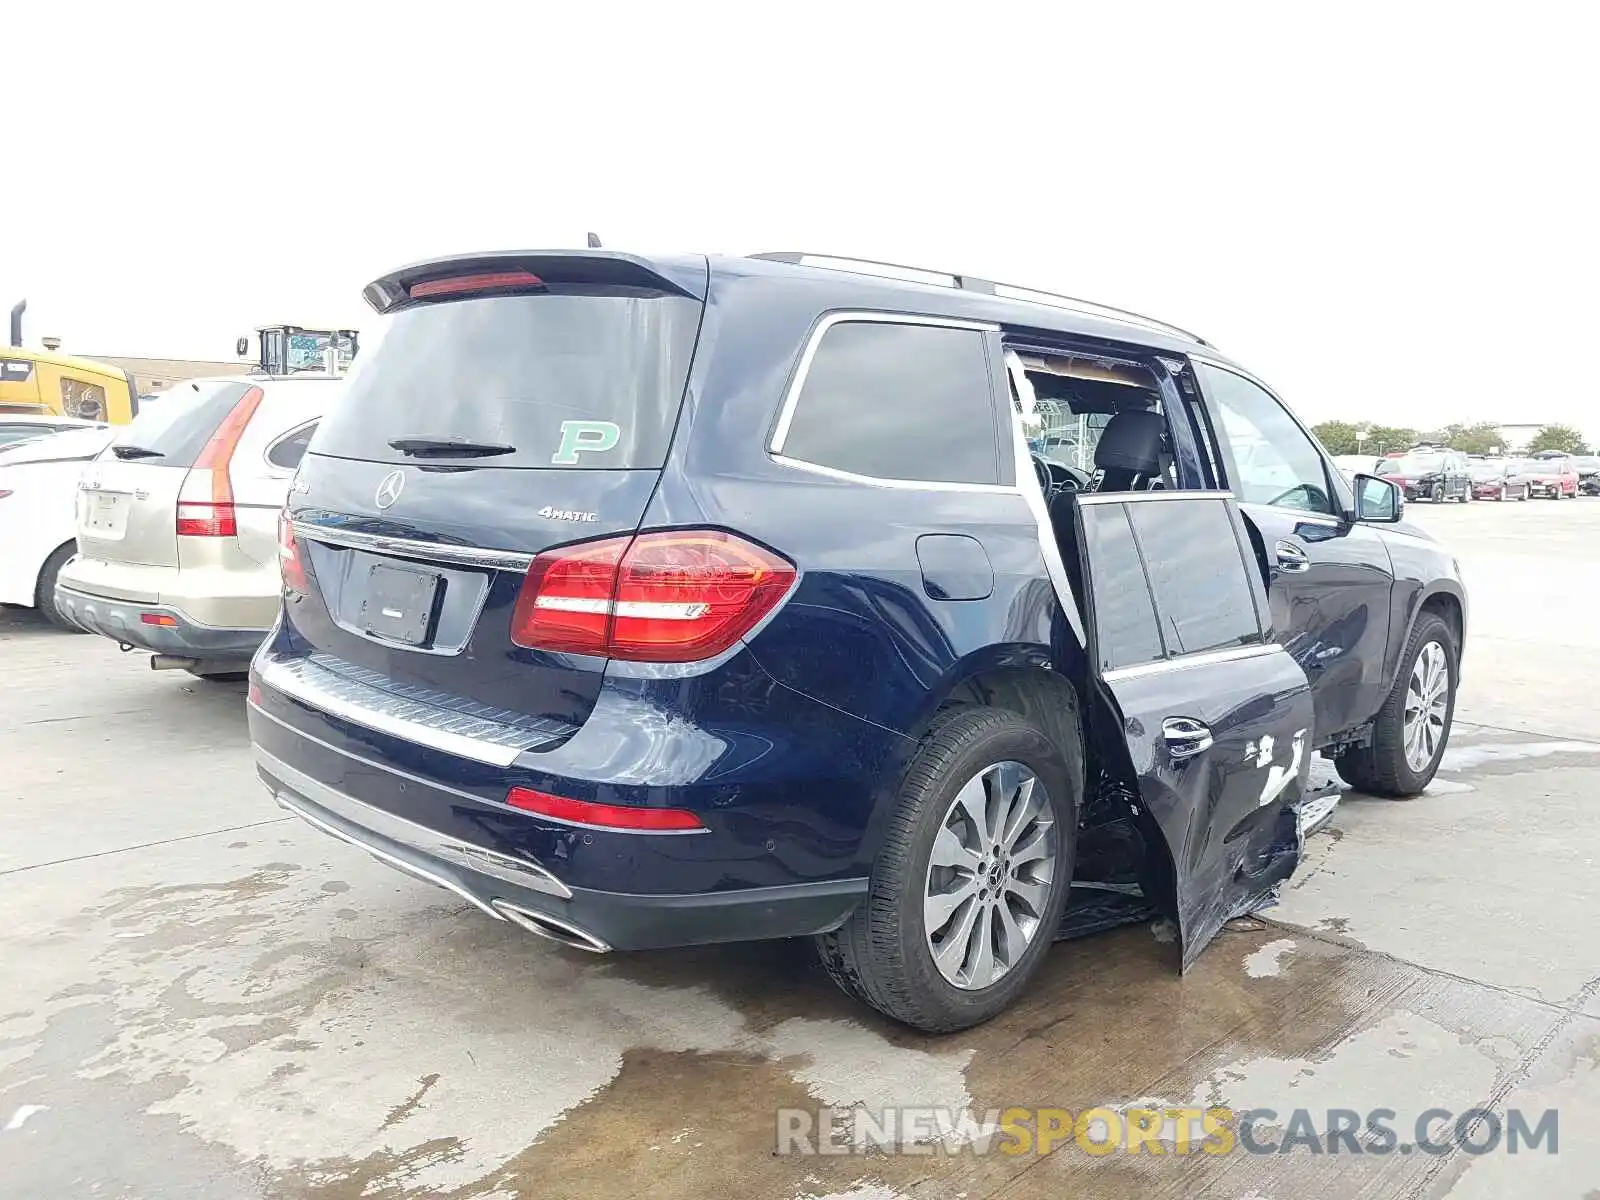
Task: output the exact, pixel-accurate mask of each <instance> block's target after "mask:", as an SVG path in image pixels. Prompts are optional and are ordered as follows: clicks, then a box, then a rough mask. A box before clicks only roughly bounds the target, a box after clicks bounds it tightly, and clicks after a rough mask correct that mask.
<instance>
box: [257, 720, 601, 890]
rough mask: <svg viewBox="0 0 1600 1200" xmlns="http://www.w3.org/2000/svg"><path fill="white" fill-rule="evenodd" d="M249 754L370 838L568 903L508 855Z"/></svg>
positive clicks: (300, 812) (409, 867)
mask: <svg viewBox="0 0 1600 1200" xmlns="http://www.w3.org/2000/svg"><path fill="white" fill-rule="evenodd" d="M251 707H252V708H253V709H254V711H255V713H256V715H257V716H262V717H266V718H267V719H268V720H269V721H275V722H277V723H278V724H279V725H283V727H284V728H285V729H288V730H289V731H290V732H292V733H294V734H296V735H298V736H300V737H305V736H306V735H305V734H302V733H301V732H300V731H299V730H298V729H295V728H294V727H293V726H291V725H287V724H284V722H282V721H279V720H278V718H277V717H274V716H273V715H272V714H271V713H269V712H266V711H265V710H263V709H262V708H260V707H259V706H257V705H252V706H251ZM311 740H312V741H315V742H318V744H319V745H322V746H326V747H327V748H328V749H329V750H332V751H334V752H335V753H336V754H340V755H343V756H344V757H346V758H350V759H353V760H354V761H356V762H360V763H363V764H366V765H368V766H371V767H372V768H374V769H375V770H379V771H385V772H391V773H393V774H396V775H400V776H402V777H404V778H406V779H411V780H414V781H415V782H417V783H419V784H422V785H424V786H426V787H439V785H438V784H435V783H432V782H431V781H429V780H426V779H421V778H419V777H418V776H416V775H411V774H409V773H407V772H405V771H394V770H393V768H391V767H386V766H383V765H382V764H381V763H374V762H371V761H370V760H369V759H365V758H362V757H360V756H359V755H354V754H349V753H348V752H346V751H344V750H340V749H339V748H338V747H337V746H328V744H327V743H326V742H322V741H320V739H317V738H312V739H311ZM252 749H253V751H254V754H255V761H256V766H257V767H258V768H259V769H263V770H265V771H266V772H267V773H268V774H270V775H272V776H273V777H274V778H276V779H277V780H279V781H280V782H281V783H283V784H284V785H285V786H286V787H289V788H292V789H293V790H294V791H295V792H297V793H298V798H299V799H301V800H303V801H305V802H307V803H310V804H315V805H316V806H317V807H318V808H321V809H324V810H326V811H327V812H328V813H330V814H331V815H333V816H335V817H340V818H342V819H343V820H346V821H349V822H350V823H351V824H352V825H355V826H357V827H358V828H360V829H363V830H366V831H368V832H370V833H374V834H376V835H378V836H379V837H383V838H387V839H388V840H390V841H392V842H396V843H398V844H399V845H402V846H406V847H409V848H410V849H412V850H416V851H418V852H420V853H422V854H429V855H443V856H445V857H448V858H450V859H451V860H453V861H455V860H458V861H459V862H460V865H462V866H464V867H467V868H468V869H469V870H474V871H477V872H479V873H480V874H483V875H488V876H491V877H492V878H495V879H499V880H502V881H503V882H506V883H514V884H517V885H518V886H521V887H526V888H531V889H532V890H533V891H536V892H542V893H544V894H545V895H547V896H555V897H558V898H559V899H562V900H570V899H572V889H570V888H569V887H567V885H566V884H564V883H562V882H561V880H559V879H557V878H556V877H555V876H554V875H552V874H551V873H550V872H549V870H547V869H546V868H544V867H542V866H540V865H539V864H538V863H536V862H533V861H531V860H524V859H520V858H516V857H513V856H512V855H509V854H501V853H499V852H498V851H495V850H490V849H487V848H486V847H483V846H477V845H474V844H473V843H471V842H464V841H462V840H461V839H460V838H453V837H450V836H448V835H447V834H443V833H440V832H439V831H438V830H436V829H429V828H428V827H427V826H426V825H419V824H417V823H416V822H415V821H411V820H407V819H406V818H405V817H401V816H397V815H396V814H394V813H391V812H386V811H384V810H383V809H381V808H377V807H375V806H373V805H371V804H368V803H367V802H366V801H365V800H357V799H356V798H355V797H354V796H351V795H348V794H347V793H345V792H341V791H338V790H337V789H335V788H331V787H329V786H328V785H327V784H325V783H322V782H321V781H320V780H317V779H313V778H312V777H311V776H309V775H307V774H305V773H304V772H303V771H300V770H298V769H296V768H295V767H292V766H290V765H289V764H288V763H286V762H284V761H283V760H282V759H281V758H278V757H277V756H276V755H274V754H271V753H269V752H268V751H266V750H263V749H262V748H261V747H260V746H255V747H253V748H252ZM263 783H265V781H263ZM268 790H269V791H271V792H272V794H273V796H274V798H275V799H276V800H277V801H278V803H279V804H281V805H283V807H285V808H287V809H289V810H290V811H291V812H293V813H294V814H295V815H296V816H297V817H300V818H302V819H303V820H306V821H309V822H311V824H313V825H315V826H316V827H317V828H318V829H321V830H322V831H323V832H324V833H329V834H332V835H333V836H334V837H336V838H339V839H340V840H341V841H346V842H349V843H351V844H352V845H355V846H360V847H361V849H363V850H366V851H367V852H368V853H370V854H373V855H376V856H377V857H379V858H381V859H383V860H384V862H386V863H388V864H390V865H391V866H397V867H398V868H399V869H400V870H403V871H408V872H410V873H412V874H421V873H422V871H421V869H420V868H419V867H417V866H415V865H413V864H412V863H408V862H405V861H404V860H397V859H396V856H394V855H391V854H386V853H385V852H384V851H382V850H381V849H379V848H378V847H376V846H373V845H371V844H370V843H369V842H366V841H362V840H360V839H357V838H356V837H354V836H352V835H351V834H349V833H347V832H346V831H345V830H343V829H339V828H337V827H336V826H333V825H330V824H328V823H327V822H325V821H321V820H318V819H317V818H316V817H315V816H314V815H313V814H311V813H308V812H306V811H305V810H304V809H302V808H300V807H299V805H296V804H294V803H293V802H292V801H289V800H286V799H285V798H284V795H283V793H282V792H280V791H278V790H277V789H276V788H273V787H271V786H270V785H268ZM441 790H443V791H447V792H451V793H453V794H455V795H458V796H462V797H465V798H466V799H468V800H472V801H474V802H476V803H479V804H483V803H486V801H484V800H483V799H482V798H481V797H478V796H473V795H470V794H469V793H467V792H458V791H456V789H454V788H443V789H441ZM424 878H426V879H427V880H428V882H430V883H436V884H437V885H438V886H440V887H446V888H449V890H450V891H453V892H456V893H457V894H460V895H465V896H466V897H467V899H469V900H471V901H472V902H473V903H474V904H475V905H477V906H478V907H479V908H482V907H484V905H483V903H482V902H481V901H480V900H478V899H477V898H475V897H474V896H472V895H471V894H470V893H466V892H463V891H462V890H461V889H460V888H458V887H456V886H455V885H454V884H452V883H449V882H445V881H443V876H435V875H434V874H433V873H432V872H429V873H427V874H426V875H424ZM495 915H496V916H499V915H500V914H498V913H496V914H495Z"/></svg>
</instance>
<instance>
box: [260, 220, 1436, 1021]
mask: <svg viewBox="0 0 1600 1200" xmlns="http://www.w3.org/2000/svg"><path fill="white" fill-rule="evenodd" d="M366 298H367V300H368V302H369V303H370V304H371V305H372V307H373V308H375V309H376V310H377V311H378V312H379V313H380V314H382V320H383V322H384V329H383V330H382V332H381V333H380V335H379V336H378V337H377V338H369V339H368V345H367V349H366V350H365V353H364V354H363V356H362V358H361V359H360V360H359V361H358V363H357V364H356V366H355V368H354V370H353V372H352V374H351V376H350V378H349V381H348V387H347V391H346V394H345V396H344V399H343V400H342V402H341V404H340V405H339V406H337V407H336V409H335V410H334V411H333V412H332V413H331V414H330V415H329V416H328V417H327V418H326V419H325V420H324V421H323V423H322V425H321V426H320V428H319V429H318V430H317V433H316V436H315V438H314V440H313V442H312V444H311V447H310V450H309V452H308V454H307V455H306V457H305V459H304V461H303V463H302V465H301V468H300V471H299V474H298V475H297V477H296V480H295V483H294V485H293V488H292V489H291V492H290V496H289V502H288V505H287V507H286V509H285V512H284V517H283V522H282V527H281V534H280V555H281V560H282V575H283V591H284V603H283V614H282V618H281V620H280V621H279V623H278V626H277V627H276V629H275V630H274V631H273V633H272V635H271V637H270V638H269V639H268V640H267V642H266V644H265V645H264V646H263V647H262V649H261V652H260V653H259V654H258V655H257V657H256V659H255V662H254V664H253V668H252V679H251V687H250V729H251V737H252V740H253V742H254V745H255V754H256V762H257V764H258V768H259V771H260V774H261V777H262V779H263V780H264V781H265V783H266V784H267V786H268V787H269V788H270V789H271V791H272V792H273V794H274V795H275V796H276V798H277V800H278V801H279V803H280V804H282V805H283V806H284V807H285V808H287V809H289V810H290V811H292V812H294V813H296V814H298V815H300V816H301V817H303V818H305V819H306V820H307V821H309V822H311V823H312V824H314V825H316V826H318V827H319V828H321V829H323V830H324V831H326V832H328V833H330V834H333V835H334V836H336V837H339V838H342V839H344V840H345V841H348V842H351V843H354V844H355V845H356V846H359V847H361V848H363V849H366V850H367V851H369V852H370V853H372V854H374V855H376V856H377V857H378V858H380V859H381V860H383V861H385V862H387V863H389V864H390V865H392V866H395V867H397V868H399V869H401V870H403V871H406V872H408V873H410V874H412V875H415V876H417V877H419V878H421V879H424V880H427V881H428V882H431V883H433V884H436V885H438V886H440V887H443V888H446V889H448V890H450V891H451V892H453V893H455V894H456V895H457V896H459V897H461V898H462V899H464V900H466V901H468V902H470V903H471V904H472V905H474V906H475V907H476V908H478V909H479V910H481V911H482V912H483V913H484V914H486V915H487V916H489V917H492V918H494V919H499V920H508V921H511V922H513V923H515V924H517V925H519V926H521V927H523V928H525V929H527V930H529V931H531V932H534V933H538V934H541V935H544V936H546V937H550V938H553V939H555V940H557V941H559V942H562V943H564V944H566V945H569V946H574V947H581V948H583V949H586V950H591V951H597V952H604V951H608V950H641V949H650V948H666V947H676V946H685V945H691V944H698V943H708V942H721V941H737V940H748V939H758V938H782V937H795V936H809V937H813V938H814V939H815V940H816V943H817V945H818V948H819V950H820V954H821V958H822V961H823V963H824V964H825V965H826V968H827V970H828V971H829V972H830V974H831V975H832V976H833V978H834V979H835V980H837V981H838V982H839V984H840V985H841V986H843V987H844V988H845V989H846V990H847V991H848V992H850V993H852V994H853V995H855V996H857V997H859V998H860V999H862V1000H864V1001H866V1002H867V1003H869V1004H871V1005H874V1006H875V1007H877V1008H879V1009H881V1010H882V1011H883V1012H885V1013H888V1014H889V1015H890V1016H892V1017H895V1018H897V1019H899V1020H901V1021H904V1022H907V1023H909V1024H911V1025H914V1026H917V1027H918V1028H921V1029H926V1030H953V1029H959V1028H963V1027H965V1026H969V1025H972V1024H975V1023H976V1022H979V1021H982V1020H985V1019H986V1018H988V1017H991V1016H993V1015H994V1014H995V1013H997V1012H999V1011H1000V1010H1001V1009H1003V1008H1004V1007H1005V1006H1006V1005H1007V1004H1008V1003H1009V1002H1010V1001H1011V1000H1012V999H1013V998H1014V997H1015V996H1016V995H1017V993H1018V992H1019V991H1020V990H1021V989H1022V988H1023V987H1025V986H1026V985H1027V983H1028V980H1029V979H1030V977H1031V976H1033V975H1034V973H1035V972H1036V971H1037V969H1038V968H1039V966H1040V964H1041V961H1042V959H1043V956H1044V955H1045V953H1046V952H1047V949H1048V947H1049V945H1050V944H1051V943H1052V941H1055V940H1059V939H1060V938H1062V937H1066V936H1071V935H1072V934H1074V933H1079V932H1084V931H1089V930H1093V929H1097V928H1105V927H1107V926H1109V925H1113V924H1117V923H1120V922H1123V921H1128V920H1140V919H1149V918H1150V917H1151V916H1153V915H1155V914H1157V913H1164V914H1166V915H1167V916H1169V917H1170V918H1171V919H1172V920H1173V922H1174V923H1175V925H1176V927H1177V930H1178V937H1179V941H1180V948H1181V954H1180V958H1181V962H1182V964H1183V965H1184V966H1187V965H1188V964H1189V963H1190V962H1192V961H1193V960H1194V958H1195V956H1196V955H1197V954H1198V953H1199V952H1200V951H1201V949H1202V948H1203V947H1204V946H1205V944H1206V943H1207V941H1208V940H1209V939H1210V938H1211V937H1212V936H1213V935H1214V934H1215V933H1216V932H1217V930H1218V929H1219V928H1220V927H1221V925H1222V924H1223V922H1225V921H1226V920H1228V919H1229V918H1231V917H1233V916H1235V915H1239V914H1242V913H1246V912H1250V911H1254V910H1256V909H1258V908H1259V907H1261V906H1262V905H1263V904H1264V903H1265V902H1267V901H1268V900H1269V899H1270V897H1271V895H1272V893H1273V890H1274V889H1275V887H1276V886H1277V884H1278V883H1279V882H1280V881H1281V880H1283V879H1284V878H1285V877H1286V876H1288V875H1289V873H1290V872H1292V871H1293V870H1294V867H1295V865H1296V863H1297V861H1298V859H1299V856H1300V851H1301V843H1302V840H1303V837H1304V821H1305V811H1306V803H1307V800H1308V787H1307V779H1308V768H1309V764H1310V759H1311V757H1312V755H1313V754H1314V753H1316V752H1318V751H1321V752H1322V753H1324V754H1326V755H1329V756H1330V757H1333V758H1334V759H1335V761H1336V764H1337V766H1338V768H1339V770H1340V772H1341V773H1342V774H1343V775H1344V777H1345V778H1346V779H1347V780H1348V781H1349V782H1350V783H1352V784H1353V785H1355V786H1357V787H1359V788H1362V789H1364V790H1367V791H1370V792H1373V793H1377V794H1386V795H1396V796H1399V795H1409V794H1413V793H1415V792H1417V791H1420V790H1421V789H1422V788H1423V787H1424V786H1425V785H1426V784H1427V783H1428V781H1429V779H1430V778H1431V777H1432V775H1433V772H1434V770H1435V769H1436V768H1437V766H1438V762H1439V758H1440V755H1441V754H1442V753H1443V751H1444V746H1445V741H1446V739H1447V737H1448V735H1449V730H1450V722H1451V717H1452V713H1453V706H1454V698H1455V690H1456V680H1457V672H1458V665H1459V662H1460V654H1461V645H1462V637H1463V632H1464V628H1465V601H1464V592H1463V589H1462V585H1461V581H1460V579H1459V576H1458V573H1457V570H1456V565H1455V562H1454V560H1453V559H1452V558H1451V556H1450V555H1449V554H1448V553H1447V552H1445V551H1444V550H1442V549H1441V548H1440V547H1439V546H1438V545H1437V544H1436V543H1434V542H1433V541H1431V540H1430V539H1429V538H1428V537H1427V535H1426V534H1424V533H1423V532H1421V531H1420V530H1417V529H1414V528H1410V527H1408V526H1407V525H1405V524H1404V523H1403V522H1402V500H1401V497H1400V496H1399V495H1398V493H1397V491H1396V489H1395V487H1394V486H1393V485H1392V484H1390V483H1388V482H1385V481H1384V480H1382V479H1378V478H1375V477H1369V476H1358V477H1356V479H1355V480H1354V482H1353V486H1352V484H1350V483H1348V482H1347V481H1346V480H1345V478H1344V477H1343V476H1342V474H1341V473H1340V472H1339V471H1338V470H1336V469H1335V468H1334V467H1333V466H1332V464H1331V463H1330V462H1329V460H1328V457H1327V455H1326V454H1325V453H1324V452H1323V450H1322V448H1321V447H1320V446H1318V444H1317V443H1316V441H1315V440H1314V439H1313V438H1312V437H1311V436H1310V435H1309V434H1308V433H1307V432H1306V431H1305V429H1304V427H1303V426H1302V425H1301V424H1300V423H1299V422H1298V421H1297V420H1296V419H1295V418H1294V417H1293V416H1292V415H1291V414H1290V413H1289V411H1288V410H1287V409H1286V408H1285V407H1284V406H1283V405H1282V403H1281V402H1280V401H1279V400H1278V399H1277V398H1276V397H1275V396H1274V395H1273V394H1272V393H1271V392H1270V391H1268V390H1267V388H1266V387H1265V386H1264V385H1263V384H1261V383H1260V382H1259V381H1257V380H1256V379H1255V378H1254V377H1253V376H1251V375H1249V374H1248V373H1247V372H1245V371H1243V370H1241V369H1240V368H1239V367H1237V366H1235V365H1234V364H1232V363H1230V362H1229V361H1228V360H1227V359H1225V358H1223V357H1222V356H1220V355H1219V354H1217V352H1216V351H1214V350H1213V349H1212V348H1211V347H1210V346H1209V345H1208V344H1207V343H1205V342H1204V341H1202V340H1200V339H1199V338H1196V337H1194V336H1192V335H1190V334H1187V333H1185V332H1184V331H1182V330H1179V329H1175V328H1173V327H1170V326H1166V325H1163V324H1161V323H1159V322H1155V321H1151V320H1148V319H1146V318H1143V317H1139V316H1135V315H1133V314H1129V313H1123V312H1120V311H1117V310H1114V309H1108V308H1103V307H1101V306H1097V305H1091V304H1086V303H1083V302H1079V301H1075V300H1070V299H1068V298H1065V297H1059V296H1055V295H1050V294H1044V293H1038V292H1027V291H1023V290H1021V289H1015V288H1009V287H1006V286H1005V285H1000V284H994V283H990V282H988V281H985V280H979V279H974V278H971V277H959V276H948V277H941V276H935V275H932V274H930V273H928V272H923V271H911V270H909V269H903V268H892V267H886V266H883V265H881V264H866V263H859V262H847V261H840V260H816V259H813V258H811V257H810V256H804V255H794V254H776V255H762V256H757V257H754V258H749V259H728V258H709V259H708V258H706V257H698V256H697V257H679V258H642V257H635V256H630V255H626V254H618V253H612V252H608V251H601V250H592V251H552V252H516V253H511V252H508V253H500V254H487V255H476V256H471V257H460V258H449V259H439V260H435V261H430V262H426V263H421V264H418V265H415V266H411V267H406V268H404V269H402V270H398V271H395V272H394V273H392V274H390V275H387V276H385V277H384V278H382V279H379V280H378V281H376V282H375V283H373V284H371V285H370V286H369V287H368V288H367V289H366Z"/></svg>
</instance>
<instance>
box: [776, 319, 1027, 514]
mask: <svg viewBox="0 0 1600 1200" xmlns="http://www.w3.org/2000/svg"><path fill="white" fill-rule="evenodd" d="M997 413H998V409H997V407H996V405H995V403H994V398H993V388H992V383H991V374H990V369H989V360H988V356H987V354H986V353H985V349H984V335H983V334H982V333H981V332H979V331H978V330H974V329H953V328H949V327H945V326H937V325H907V324H896V323H889V322H878V321H844V322H841V323H839V324H837V325H834V326H832V327H830V328H829V329H828V330H827V331H826V332H825V333H824V334H823V335H822V339H821V341H820V342H818V344H817V346H816V348H815V352H814V353H813V355H812V358H811V364H810V368H809V369H808V370H807V372H806V376H805V380H804V382H803V383H802V384H801V388H800V395H799V397H798V399H797V401H796V403H795V407H794V410H793V412H792V414H791V417H790V423H789V426H788V428H787V430H786V431H785V430H781V429H780V432H779V438H778V440H777V441H776V442H775V444H774V445H773V450H774V451H775V452H777V453H780V454H782V455H784V456H785V457H787V458H792V459H797V460H800V461H802V462H806V463H811V464H813V465H815V466H821V467H831V468H833V469H834V470H837V471H848V472H849V473H851V474H852V475H867V476H871V477H874V478H878V479H904V480H912V481H923V482H938V483H979V484H994V483H999V482H1001V479H1002V471H1001V458H1000V453H999V437H998V434H999V425H1000V418H999V416H998V415H997ZM1008 481H1009V480H1008Z"/></svg>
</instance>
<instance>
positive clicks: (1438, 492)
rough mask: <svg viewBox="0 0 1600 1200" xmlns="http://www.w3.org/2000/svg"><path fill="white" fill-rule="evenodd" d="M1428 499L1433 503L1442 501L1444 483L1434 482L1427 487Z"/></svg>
mask: <svg viewBox="0 0 1600 1200" xmlns="http://www.w3.org/2000/svg"><path fill="white" fill-rule="evenodd" d="M1428 499H1429V500H1430V501H1431V502H1432V503H1434V504H1443V503H1444V484H1442V483H1436V484H1434V485H1433V486H1432V487H1431V488H1429V489H1428Z"/></svg>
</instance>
